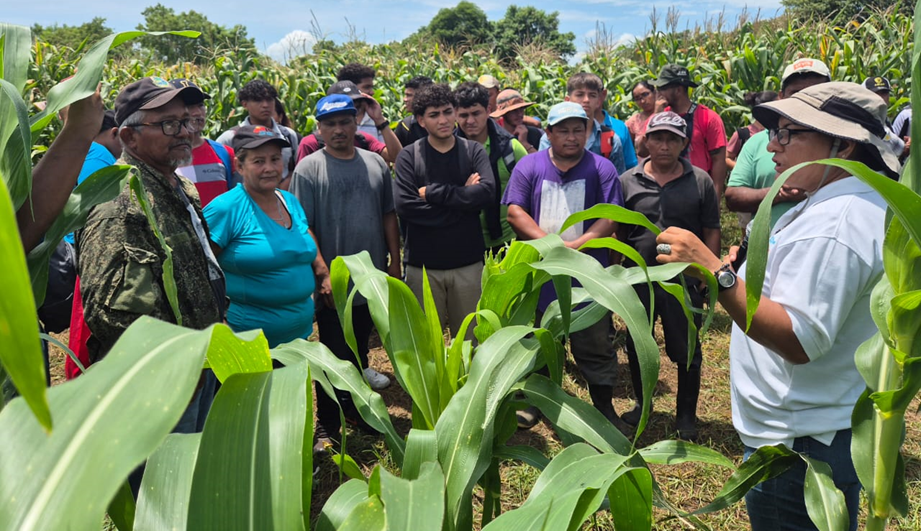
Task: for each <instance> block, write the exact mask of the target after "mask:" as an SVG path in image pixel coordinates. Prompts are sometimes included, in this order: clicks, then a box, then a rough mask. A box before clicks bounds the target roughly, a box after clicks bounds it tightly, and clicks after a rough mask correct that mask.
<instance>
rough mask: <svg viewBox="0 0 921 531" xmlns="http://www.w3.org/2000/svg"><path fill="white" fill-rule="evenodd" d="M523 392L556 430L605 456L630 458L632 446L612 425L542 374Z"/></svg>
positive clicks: (522, 388) (528, 382) (526, 386)
mask: <svg viewBox="0 0 921 531" xmlns="http://www.w3.org/2000/svg"><path fill="white" fill-rule="evenodd" d="M521 390H522V391H523V392H524V394H525V396H527V400H528V402H529V403H530V404H533V405H534V406H536V407H537V408H538V409H540V411H541V413H543V414H544V416H545V417H546V418H547V420H549V421H550V422H552V423H553V425H554V426H555V427H556V428H557V430H562V431H564V432H566V433H568V434H571V435H572V436H575V437H578V438H580V439H582V440H583V441H585V442H587V443H589V444H591V445H592V446H594V447H595V448H599V449H600V450H602V451H604V452H612V453H616V454H620V455H630V454H631V453H632V445H631V444H630V441H629V440H627V438H626V437H624V435H623V434H622V433H621V432H620V431H619V430H618V429H617V428H615V427H614V425H613V424H611V422H610V421H609V420H608V419H606V418H605V417H604V415H602V414H601V412H600V411H598V410H597V409H595V408H594V407H592V406H591V405H589V404H586V403H585V402H583V401H582V400H579V399H578V398H576V397H574V396H571V395H569V394H567V393H566V392H565V391H563V390H562V389H561V388H560V387H559V386H558V385H556V384H554V383H553V382H551V381H550V380H548V379H547V378H546V377H544V376H541V375H539V374H532V375H531V376H529V377H528V379H527V381H525V383H524V385H523V386H522V387H521Z"/></svg>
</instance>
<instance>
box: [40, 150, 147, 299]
mask: <svg viewBox="0 0 921 531" xmlns="http://www.w3.org/2000/svg"><path fill="white" fill-rule="evenodd" d="M131 170H132V168H131V166H124V165H115V166H108V167H106V168H102V169H101V170H99V171H97V172H95V173H93V174H92V175H90V176H89V177H87V179H86V180H85V181H83V182H82V183H80V185H79V186H77V187H76V188H75V189H74V191H73V193H71V195H70V198H68V199H67V204H66V205H65V206H64V210H63V212H61V214H60V215H59V216H58V217H57V219H55V220H54V222H53V223H52V224H51V226H50V227H49V228H48V231H47V232H46V233H45V239H44V241H42V243H40V244H38V245H37V246H36V247H35V248H34V249H32V251H30V252H29V256H28V263H29V275H30V276H31V281H32V292H33V293H34V294H35V304H36V305H37V306H41V304H42V302H43V301H44V300H45V289H46V288H47V287H48V263H49V260H51V255H52V254H54V250H55V248H56V247H57V245H58V243H59V242H60V241H61V240H62V239H63V238H64V236H65V235H67V234H69V233H71V232H74V231H75V230H77V229H80V228H82V227H83V226H84V225H85V224H86V218H87V216H88V215H89V213H90V210H92V208H93V207H94V206H96V205H98V204H101V203H105V202H107V201H111V200H113V199H115V198H116V197H118V194H120V193H121V191H122V189H123V188H124V187H125V185H126V184H127V183H128V179H129V174H130V172H131Z"/></svg>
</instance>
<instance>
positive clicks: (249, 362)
mask: <svg viewBox="0 0 921 531" xmlns="http://www.w3.org/2000/svg"><path fill="white" fill-rule="evenodd" d="M208 364H209V366H210V367H211V370H212V371H214V375H215V376H216V377H217V379H218V381H220V382H222V383H223V382H224V381H225V380H226V379H227V378H229V377H230V376H232V375H234V374H239V373H250V372H266V371H271V370H272V357H271V355H270V353H269V343H268V341H266V339H265V335H264V334H263V333H262V330H251V331H247V332H241V333H239V334H236V333H234V332H233V331H231V330H230V328H229V327H227V326H221V325H219V326H215V327H214V333H213V334H211V346H210V348H209V349H208Z"/></svg>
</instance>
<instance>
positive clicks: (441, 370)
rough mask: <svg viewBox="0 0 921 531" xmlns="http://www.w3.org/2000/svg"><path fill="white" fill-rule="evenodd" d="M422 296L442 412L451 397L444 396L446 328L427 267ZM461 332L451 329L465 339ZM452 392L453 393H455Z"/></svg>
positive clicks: (423, 277)
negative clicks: (436, 303) (442, 324)
mask: <svg viewBox="0 0 921 531" xmlns="http://www.w3.org/2000/svg"><path fill="white" fill-rule="evenodd" d="M422 298H423V310H424V311H425V323H426V325H427V326H428V330H429V333H428V335H429V341H430V346H429V347H428V349H427V350H428V351H429V352H431V354H432V361H433V362H434V363H435V383H436V388H435V393H436V395H437V396H438V398H439V402H438V411H439V412H440V411H442V410H443V409H444V406H445V405H447V402H448V400H449V399H450V395H449V396H447V397H445V396H442V391H443V390H444V387H445V383H444V378H445V363H446V361H447V360H446V357H445V340H444V328H443V327H442V326H441V317H440V316H439V315H438V308H437V307H436V306H435V298H434V297H433V296H432V287H431V285H430V283H429V276H428V273H427V272H426V271H425V268H423V270H422ZM459 332H460V331H459V330H451V334H453V335H454V339H458V340H460V341H463V340H464V336H462V335H459ZM391 344H392V343H391ZM451 394H452V395H453V393H451Z"/></svg>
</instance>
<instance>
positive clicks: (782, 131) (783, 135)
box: [768, 127, 815, 146]
mask: <svg viewBox="0 0 921 531" xmlns="http://www.w3.org/2000/svg"><path fill="white" fill-rule="evenodd" d="M800 133H815V131H813V130H812V129H790V128H789V127H779V128H777V129H770V130H768V135H769V137H768V138H770V139H771V140H777V143H778V144H780V145H781V146H786V145H787V144H789V143H790V138H792V137H793V135H798V134H800Z"/></svg>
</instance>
